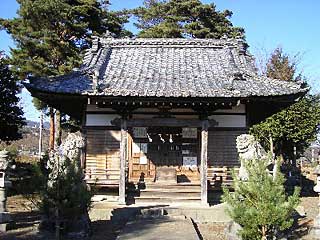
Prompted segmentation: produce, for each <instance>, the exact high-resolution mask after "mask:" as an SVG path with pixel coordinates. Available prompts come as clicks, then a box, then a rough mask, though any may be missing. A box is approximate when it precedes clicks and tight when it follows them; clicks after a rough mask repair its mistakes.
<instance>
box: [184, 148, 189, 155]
mask: <svg viewBox="0 0 320 240" xmlns="http://www.w3.org/2000/svg"><path fill="white" fill-rule="evenodd" d="M189 153H190V151H189V150H187V149H185V150H182V155H188V154H189Z"/></svg>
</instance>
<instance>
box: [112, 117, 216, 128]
mask: <svg viewBox="0 0 320 240" xmlns="http://www.w3.org/2000/svg"><path fill="white" fill-rule="evenodd" d="M120 122H121V119H115V120H113V121H112V124H114V125H116V126H119V125H120V124H119V123H120ZM207 124H208V127H209V126H210V127H214V126H217V122H216V121H215V120H207ZM162 126H168V127H202V121H201V120H198V119H176V118H151V119H130V120H127V127H162Z"/></svg>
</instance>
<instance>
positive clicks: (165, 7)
mask: <svg viewBox="0 0 320 240" xmlns="http://www.w3.org/2000/svg"><path fill="white" fill-rule="evenodd" d="M129 12H130V13H131V14H133V15H134V16H135V17H136V18H137V20H138V21H137V23H136V24H135V25H136V26H137V27H138V29H140V30H141V31H140V32H139V34H138V37H145V38H181V37H187V38H221V37H223V36H227V37H231V38H244V30H243V29H242V28H238V27H234V26H233V25H232V23H231V22H230V20H229V18H230V17H231V16H232V12H231V11H229V10H225V11H223V12H219V11H217V10H216V6H215V5H214V4H213V3H211V4H203V3H201V1H200V0H145V1H144V6H143V7H138V8H136V9H132V10H130V11H129Z"/></svg>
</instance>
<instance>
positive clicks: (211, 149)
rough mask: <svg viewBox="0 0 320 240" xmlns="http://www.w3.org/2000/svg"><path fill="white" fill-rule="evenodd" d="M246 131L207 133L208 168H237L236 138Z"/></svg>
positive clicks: (212, 131)
mask: <svg viewBox="0 0 320 240" xmlns="http://www.w3.org/2000/svg"><path fill="white" fill-rule="evenodd" d="M245 132H246V131H245V130H243V131H241V130H240V131H239V130H237V131H231V130H230V131H214V130H210V131H209V139H208V167H223V166H227V167H233V166H239V164H240V162H239V160H238V153H237V147H236V138H237V136H239V135H240V134H243V133H245Z"/></svg>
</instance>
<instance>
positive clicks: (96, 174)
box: [85, 129, 120, 184]
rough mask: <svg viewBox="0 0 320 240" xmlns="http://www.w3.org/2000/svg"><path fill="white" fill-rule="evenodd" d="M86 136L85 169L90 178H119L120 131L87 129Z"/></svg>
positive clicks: (106, 179) (104, 179)
mask: <svg viewBox="0 0 320 240" xmlns="http://www.w3.org/2000/svg"><path fill="white" fill-rule="evenodd" d="M86 137H87V144H86V164H85V169H86V173H87V175H88V176H89V177H90V179H98V180H102V181H105V182H107V181H109V180H111V181H112V180H119V170H120V131H119V130H105V129H87V134H86ZM97 184H99V181H98V182H97Z"/></svg>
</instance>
